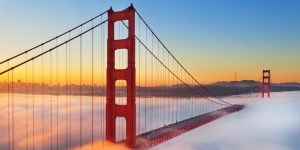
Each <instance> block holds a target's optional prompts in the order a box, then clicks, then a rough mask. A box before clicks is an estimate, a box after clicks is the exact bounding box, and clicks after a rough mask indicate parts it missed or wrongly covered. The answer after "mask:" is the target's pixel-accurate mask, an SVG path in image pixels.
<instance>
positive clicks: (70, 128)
mask: <svg viewBox="0 0 300 150" xmlns="http://www.w3.org/2000/svg"><path fill="white" fill-rule="evenodd" d="M69 39H71V32H69ZM71 56H72V55H71V42H69V83H70V85H69V96H70V98H69V144H70V147H72V86H71V81H72V79H71V74H72V73H71V67H72V66H71Z"/></svg>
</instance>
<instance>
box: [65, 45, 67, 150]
mask: <svg viewBox="0 0 300 150" xmlns="http://www.w3.org/2000/svg"><path fill="white" fill-rule="evenodd" d="M65 54H66V58H65V59H66V68H65V69H66V70H65V72H66V73H65V82H66V84H65V95H66V109H65V111H66V112H65V113H66V116H65V118H66V128H65V130H66V131H65V133H66V135H65V138H66V149H68V43H66V53H65Z"/></svg>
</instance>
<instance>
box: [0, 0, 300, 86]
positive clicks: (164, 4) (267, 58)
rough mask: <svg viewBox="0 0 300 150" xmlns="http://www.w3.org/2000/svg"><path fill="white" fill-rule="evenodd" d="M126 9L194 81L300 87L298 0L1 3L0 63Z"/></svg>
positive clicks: (6, 0) (42, 0) (7, 0)
mask: <svg viewBox="0 0 300 150" xmlns="http://www.w3.org/2000/svg"><path fill="white" fill-rule="evenodd" d="M130 3H133V4H134V5H135V7H136V9H137V10H138V11H139V12H140V13H141V14H142V16H143V17H144V18H145V19H146V21H147V22H149V24H150V26H151V27H152V28H153V29H154V31H155V32H156V33H157V34H158V35H159V36H160V38H161V39H162V40H163V41H164V42H165V43H166V45H167V46H168V47H169V48H170V49H171V50H172V51H173V52H174V53H175V55H176V56H177V57H178V58H179V59H180V60H181V61H182V62H183V64H185V65H186V66H188V68H189V69H190V70H192V72H193V73H194V74H195V75H196V76H197V77H198V78H199V79H200V81H203V82H213V81H216V80H231V79H233V77H234V72H238V75H239V77H240V78H241V79H256V78H258V76H259V73H260V71H261V69H262V68H272V69H273V70H274V72H275V73H276V74H277V75H278V76H277V77H275V78H274V80H275V82H276V81H278V82H282V81H300V78H299V76H300V69H298V68H299V65H300V61H299V56H300V1H297V0H272V1H271V0H243V1H242V0H191V1H183V0H181V1H179V0H172V1H166V0H165V1H161V0H160V1H158V0H151V1H149V0H148V1H146V0H139V1H138V0H136V1H127V0H89V1H83V0H51V1H49V0H48V1H46V0H26V1H23V0H1V2H0V18H1V20H0V24H1V28H0V42H1V43H0V44H1V46H0V50H1V56H0V59H1V60H3V59H5V58H6V57H8V56H11V55H13V54H16V53H18V52H20V51H22V50H25V49H28V48H30V47H32V46H34V45H36V44H37V43H40V42H42V41H45V40H47V39H48V38H50V37H53V36H55V35H57V34H59V33H61V32H63V31H65V30H68V29H69V28H71V27H73V26H76V25H78V24H79V23H81V22H83V21H85V20H87V19H89V18H91V17H93V16H95V15H97V14H99V13H100V12H103V11H104V10H106V9H108V8H109V7H110V6H112V7H113V8H114V9H115V10H121V9H124V8H126V7H127V6H128V5H129V4H130ZM8 50H9V52H7V51H8ZM4 51H5V53H4ZM216 73H217V74H220V76H216V77H215V78H208V77H207V76H208V75H210V74H216Z"/></svg>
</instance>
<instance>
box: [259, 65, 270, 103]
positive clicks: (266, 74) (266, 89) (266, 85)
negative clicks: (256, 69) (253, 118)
mask: <svg viewBox="0 0 300 150" xmlns="http://www.w3.org/2000/svg"><path fill="white" fill-rule="evenodd" d="M262 75H263V78H262V84H261V93H262V98H264V95H265V93H267V94H268V97H270V87H271V71H270V70H263V74H262Z"/></svg>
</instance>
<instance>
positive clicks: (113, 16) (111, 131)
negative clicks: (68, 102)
mask: <svg viewBox="0 0 300 150" xmlns="http://www.w3.org/2000/svg"><path fill="white" fill-rule="evenodd" d="M124 20H127V21H128V38H127V39H118V40H116V39H115V36H114V35H115V28H114V27H115V26H114V25H115V22H117V21H124ZM118 49H126V50H127V51H128V67H127V68H126V69H115V51H117V50H118ZM117 80H125V81H126V82H127V103H126V105H118V104H116V103H115V88H116V85H115V84H116V81H117ZM106 92H107V104H106V139H107V140H108V141H110V142H116V128H117V126H116V118H117V117H124V118H125V120H126V145H127V146H128V147H133V146H134V145H135V140H136V128H135V127H136V110H135V108H136V107H135V11H134V8H133V6H132V5H131V6H130V7H128V8H127V9H125V10H123V11H119V12H114V11H113V10H112V9H110V10H109V11H108V39H107V91H106Z"/></svg>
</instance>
